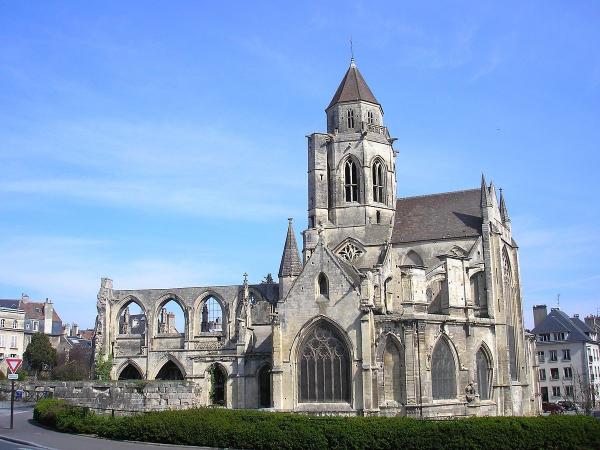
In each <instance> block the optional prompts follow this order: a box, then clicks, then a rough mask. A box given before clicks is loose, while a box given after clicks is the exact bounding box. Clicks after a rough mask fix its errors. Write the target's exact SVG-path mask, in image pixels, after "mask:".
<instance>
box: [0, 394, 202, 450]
mask: <svg viewBox="0 0 600 450" xmlns="http://www.w3.org/2000/svg"><path fill="white" fill-rule="evenodd" d="M0 403H1V405H0V406H4V403H5V402H0ZM32 418H33V405H23V404H22V403H19V407H17V403H15V415H14V429H12V430H11V429H10V428H9V426H10V404H9V406H8V408H0V439H4V438H6V439H7V440H11V441H13V442H14V441H17V442H19V443H22V444H23V445H29V446H32V445H36V446H38V447H42V448H46V449H59V450H71V449H73V450H75V449H78V450H80V449H85V450H106V449H107V448H110V449H115V450H141V449H143V448H146V449H155V450H186V449H189V450H192V449H194V450H198V449H208V448H209V447H186V446H179V445H166V444H151V443H141V442H140V443H138V442H125V441H112V440H107V439H99V438H94V437H89V436H82V435H77V434H67V433H59V432H58V431H54V430H50V429H48V428H44V427H41V426H38V425H36V424H35V423H34V422H33V420H32Z"/></svg>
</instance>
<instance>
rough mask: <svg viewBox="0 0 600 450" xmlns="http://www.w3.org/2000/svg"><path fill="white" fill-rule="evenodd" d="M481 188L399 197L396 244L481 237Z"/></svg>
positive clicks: (394, 236) (394, 239) (393, 233)
mask: <svg viewBox="0 0 600 450" xmlns="http://www.w3.org/2000/svg"><path fill="white" fill-rule="evenodd" d="M482 223H483V216H482V210H481V189H479V188H477V189H469V190H465V191H455V192H445V193H442V194H432V195H422V196H418V197H405V198H399V199H398V200H397V201H396V219H395V222H394V230H393V232H392V243H393V244H398V243H404V242H415V241H429V240H438V239H452V238H464V237H477V236H481V226H482Z"/></svg>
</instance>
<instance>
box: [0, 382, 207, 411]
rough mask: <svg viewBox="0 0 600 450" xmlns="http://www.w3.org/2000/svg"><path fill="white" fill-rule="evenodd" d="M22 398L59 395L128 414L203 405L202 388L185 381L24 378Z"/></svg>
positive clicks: (4, 392)
mask: <svg viewBox="0 0 600 450" xmlns="http://www.w3.org/2000/svg"><path fill="white" fill-rule="evenodd" d="M15 389H20V390H22V392H23V394H22V399H23V400H22V401H37V400H39V399H40V398H60V399H64V400H67V401H69V402H70V403H72V404H74V405H77V406H84V407H88V408H90V409H91V410H93V411H95V412H98V413H102V414H114V415H127V414H135V413H140V412H148V411H163V410H169V409H187V408H192V407H194V406H200V405H201V398H202V396H201V394H202V389H201V387H200V386H199V385H198V384H195V383H193V382H186V381H145V380H139V381H111V382H102V381H24V382H20V383H19V382H18V383H15ZM0 400H10V383H7V382H2V383H1V384H0Z"/></svg>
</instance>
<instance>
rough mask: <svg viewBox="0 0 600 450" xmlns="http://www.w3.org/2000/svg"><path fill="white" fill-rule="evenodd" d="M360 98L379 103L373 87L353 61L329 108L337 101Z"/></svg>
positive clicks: (350, 100) (352, 100) (351, 100)
mask: <svg viewBox="0 0 600 450" xmlns="http://www.w3.org/2000/svg"><path fill="white" fill-rule="evenodd" d="M358 100H362V101H365V102H369V103H375V104H376V105H379V102H378V101H377V99H375V96H374V95H373V93H372V92H371V89H369V86H367V82H366V81H365V79H364V78H363V77H362V75H361V74H360V72H359V71H358V69H357V68H356V65H355V64H354V63H352V64H350V68H349V69H348V71H347V72H346V75H344V78H343V79H342V82H341V83H340V85H339V87H338V88H337V91H335V94H334V95H333V98H332V99H331V102H330V103H329V106H328V107H327V108H330V107H332V106H333V105H335V104H336V103H341V102H354V101H358Z"/></svg>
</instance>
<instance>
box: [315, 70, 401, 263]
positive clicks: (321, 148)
mask: <svg viewBox="0 0 600 450" xmlns="http://www.w3.org/2000/svg"><path fill="white" fill-rule="evenodd" d="M325 112H326V115H327V133H313V134H311V135H310V136H309V137H308V229H307V230H306V231H305V232H304V258H305V259H306V258H307V257H308V256H309V255H310V253H311V252H312V249H314V247H315V245H316V243H317V241H318V239H319V231H321V233H320V234H321V236H322V238H323V239H324V240H325V242H326V243H327V246H328V247H329V248H330V249H332V250H333V249H335V248H336V246H337V245H338V244H339V243H340V242H342V241H343V240H344V239H347V238H353V239H356V240H358V241H359V242H360V243H362V244H363V245H373V244H375V243H376V242H375V241H377V242H378V243H379V244H380V245H381V244H382V243H383V242H384V241H385V239H387V233H388V232H389V231H390V229H391V228H390V227H392V226H393V217H394V212H395V209H396V176H395V170H396V167H395V155H396V153H395V151H394V149H393V148H392V143H393V142H394V141H395V139H393V138H391V137H390V135H389V133H388V130H387V128H386V127H385V125H384V123H383V108H382V107H381V105H380V103H379V102H378V101H377V99H376V98H375V96H374V95H373V92H372V91H371V89H370V88H369V86H368V85H367V83H366V81H365V80H364V78H363V76H362V75H361V73H360V72H359V70H358V68H357V67H356V64H355V62H354V59H351V61H350V67H349V68H348V70H347V71H346V74H345V75H344V77H343V79H342V81H341V83H340V85H339V87H338V88H337V90H336V92H335V94H334V96H333V98H332V99H331V102H330V103H329V106H327V109H326V110H325ZM320 229H321V230H320Z"/></svg>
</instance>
